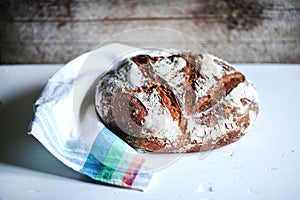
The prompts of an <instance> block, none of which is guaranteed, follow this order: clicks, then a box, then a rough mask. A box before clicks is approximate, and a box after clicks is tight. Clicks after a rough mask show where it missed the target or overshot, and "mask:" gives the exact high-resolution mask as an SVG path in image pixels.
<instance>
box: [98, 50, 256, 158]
mask: <svg viewBox="0 0 300 200" xmlns="http://www.w3.org/2000/svg"><path fill="white" fill-rule="evenodd" d="M179 61H181V62H183V61H184V66H182V67H178V66H179V65H176V62H179ZM168 66H170V67H171V68H172V67H173V68H174V69H171V70H170V71H169V72H168V73H166V74H165V75H166V76H170V74H171V75H172V74H173V73H176V75H174V77H175V78H178V77H179V78H180V77H181V79H178V82H180V83H178V88H177V85H176V86H174V82H175V83H176V81H173V80H171V79H170V80H168V79H167V78H165V77H164V76H163V73H165V72H164V70H165V69H163V68H162V67H168ZM176 67H177V68H178V69H177V68H176ZM175 68H176V69H175ZM132 69H134V70H136V71H135V72H138V73H140V74H139V76H140V79H143V81H141V80H139V78H138V77H137V79H138V80H137V82H138V83H132V80H131V79H130V76H131V73H133V72H131V71H130V70H132ZM158 69H161V72H159V71H158ZM172 70H173V71H172ZM209 70H212V73H210V72H209ZM133 74H134V73H133ZM134 75H137V74H134ZM175 78H174V79H175ZM171 82H172V83H171ZM151 98H152V99H151ZM153 99H154V100H153ZM152 101H153V102H152ZM96 108H97V112H98V114H99V116H100V118H101V119H102V120H103V122H104V123H105V125H106V126H107V127H108V128H110V129H112V130H113V131H114V132H115V133H116V134H119V136H120V137H122V138H123V139H124V140H125V141H127V142H128V143H129V144H130V145H132V146H134V147H138V148H143V149H146V150H149V151H156V152H193V151H201V150H208V149H212V148H217V147H220V146H224V145H226V144H229V143H231V142H234V141H236V140H238V139H239V138H240V137H241V136H243V135H244V134H245V133H246V132H247V130H248V128H249V127H250V126H252V125H253V123H254V121H255V119H256V116H257V114H258V101H257V97H256V91H255V88H254V87H253V85H252V84H251V83H249V82H248V81H247V80H246V77H245V76H244V75H243V74H242V73H240V72H238V71H236V70H235V68H234V67H232V66H230V65H229V64H228V63H226V62H225V61H223V60H221V59H219V58H216V57H214V56H211V55H208V54H207V55H201V54H200V55H199V54H193V53H190V52H188V53H181V54H178V53H175V54H171V55H167V56H166V55H164V56H162V55H159V54H158V55H157V56H150V55H137V56H134V57H131V58H129V59H126V60H125V61H124V62H123V63H122V64H121V65H120V67H118V68H117V69H115V70H112V71H110V72H109V73H107V74H106V75H105V76H104V77H103V78H102V79H101V81H100V82H99V85H98V87H97V91H96ZM156 112H157V113H156ZM166 115H169V118H170V119H168V120H169V121H168V120H166V121H167V123H166V125H165V126H169V125H170V126H174V123H175V124H176V127H177V128H176V127H175V126H174V128H168V127H163V128H162V129H160V128H157V127H159V125H157V124H155V123H152V122H151V120H153V121H156V118H159V117H160V116H166ZM165 118H168V116H167V117H163V118H162V121H164V119H165ZM172 121H173V122H174V123H173V122H172ZM158 123H160V122H158ZM162 123H163V122H162ZM175 129H176V130H175ZM173 130H174V132H176V134H175V133H174V134H173V133H172V132H173ZM170 132H171V133H170Z"/></svg>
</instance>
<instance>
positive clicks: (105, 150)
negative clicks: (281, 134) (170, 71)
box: [28, 44, 152, 190]
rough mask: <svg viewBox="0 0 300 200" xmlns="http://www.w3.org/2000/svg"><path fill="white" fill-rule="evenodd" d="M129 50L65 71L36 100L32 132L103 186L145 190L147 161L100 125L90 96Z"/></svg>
mask: <svg viewBox="0 0 300 200" xmlns="http://www.w3.org/2000/svg"><path fill="white" fill-rule="evenodd" d="M130 50H132V47H129V46H125V45H121V44H110V45H106V46H104V47H101V48H99V49H97V50H94V51H91V52H88V53H86V54H83V55H82V56H79V57H78V58H76V59H74V60H72V61H71V62H69V63H68V64H66V65H65V66H64V67H63V68H61V69H60V70H59V71H58V72H57V73H56V74H54V76H53V77H52V78H50V80H48V82H47V84H46V86H45V88H44V90H43V92H42V94H41V96H40V97H39V98H38V100H37V101H36V103H35V105H34V110H35V116H34V118H33V120H32V122H31V126H30V130H29V132H28V133H29V134H31V135H33V136H34V137H35V138H37V139H38V140H39V141H40V142H41V143H42V144H43V145H44V146H45V147H46V148H47V149H48V150H49V151H50V152H51V153H52V154H53V155H54V156H55V157H56V158H57V159H59V160H60V161H61V162H63V163H64V164H65V165H67V166H69V167H70V168H72V169H74V170H75V171H78V172H80V173H82V174H86V175H88V176H89V177H91V178H93V179H95V180H99V181H102V182H105V183H109V184H114V185H117V186H121V187H126V188H134V189H138V190H144V189H145V188H146V187H147V186H148V184H149V182H150V180H151V177H152V174H151V173H150V172H149V170H148V168H147V167H146V166H145V165H144V162H145V160H144V159H143V158H142V157H141V156H140V155H139V154H138V153H137V152H136V151H135V150H134V149H132V148H131V147H130V146H129V145H128V144H127V143H125V142H124V141H123V140H121V139H120V138H118V137H117V136H116V135H115V134H114V133H112V132H111V131H109V130H108V129H107V128H106V127H105V126H104V125H103V124H102V123H101V122H100V121H99V120H98V118H97V116H96V113H95V110H94V109H93V107H94V104H93V101H92V100H91V99H90V98H88V95H87V94H89V93H91V91H93V89H94V88H93V86H94V84H95V83H96V82H97V79H98V78H99V76H100V75H101V74H102V73H105V72H106V71H107V70H108V69H109V63H111V61H112V60H114V59H116V58H117V57H119V56H120V55H121V54H124V53H126V52H128V51H130ZM90 96H93V94H90Z"/></svg>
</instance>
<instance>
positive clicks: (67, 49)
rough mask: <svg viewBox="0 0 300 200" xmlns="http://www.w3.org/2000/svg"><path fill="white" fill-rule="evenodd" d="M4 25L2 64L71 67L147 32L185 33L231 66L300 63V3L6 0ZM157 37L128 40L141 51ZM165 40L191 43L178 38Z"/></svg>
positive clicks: (0, 11) (0, 14)
mask: <svg viewBox="0 0 300 200" xmlns="http://www.w3.org/2000/svg"><path fill="white" fill-rule="evenodd" d="M0 19H1V21H0V23H1V24H0V25H1V34H0V42H1V44H0V63H2V64H9V63H11V64H15V63H65V62H67V61H69V60H70V59H72V58H74V57H76V56H78V55H80V54H82V53H84V52H86V51H89V50H91V49H93V48H95V47H96V46H97V45H98V44H99V43H101V42H103V41H105V40H106V39H107V38H109V37H110V36H111V35H114V34H117V33H119V32H122V31H126V30H130V29H134V28H143V27H163V28H168V29H173V30H177V31H180V32H182V33H184V34H186V35H188V36H189V37H191V38H193V39H194V40H196V41H197V42H198V43H200V44H201V45H202V46H203V47H204V48H205V49H206V50H207V51H208V52H210V53H212V54H215V55H217V56H219V57H221V58H224V59H226V60H228V61H230V62H262V63H299V61H300V1H299V0H249V1H248V0H210V1H206V0H186V1H182V0H128V1H125V0H100V1H96V0H91V1H88V0H82V1H80V0H44V1H43V0H23V1H21V0H20V1H18V0H2V1H1V3H0ZM153 34H155V33H153V32H151V31H148V32H147V33H145V34H144V35H142V36H141V35H138V34H136V35H134V34H133V35H131V37H128V38H125V40H128V41H130V43H132V44H137V45H138V44H139V43H142V42H147V41H148V42H149V41H151V38H152V36H153ZM123 39H124V38H123ZM162 40H163V41H164V43H166V44H168V45H169V46H172V45H175V46H176V47H179V48H180V46H181V45H182V47H183V48H186V46H184V45H187V44H184V41H181V39H178V38H176V37H173V36H170V37H166V38H162ZM151 42H152V41H151ZM154 42H157V43H160V42H161V41H154Z"/></svg>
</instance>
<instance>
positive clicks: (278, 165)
mask: <svg viewBox="0 0 300 200" xmlns="http://www.w3.org/2000/svg"><path fill="white" fill-rule="evenodd" d="M61 66H62V65H43V66H40V65H11V66H9V65H2V66H0V86H1V87H0V101H1V102H2V103H1V106H0V135H1V140H0V150H1V151H0V152H1V154H0V199H1V200H4V199H134V198H137V199H139V200H143V199H172V200H173V199H197V200H201V199H300V118H299V116H298V114H299V112H300V64H297V65H279V64H237V65H236V66H238V68H239V69H240V70H241V71H242V72H244V73H245V74H246V75H248V77H249V78H250V79H251V80H252V81H253V82H254V83H255V85H256V87H257V90H258V92H259V97H260V115H259V118H258V120H257V122H256V124H255V126H254V127H253V128H252V129H251V130H250V132H249V133H248V134H247V135H246V136H244V137H243V138H242V139H240V140H239V141H237V142H236V143H234V144H231V145H228V146H225V147H223V148H220V149H217V150H213V151H211V152H209V153H190V154H185V155H183V156H182V157H180V158H179V159H178V160H177V161H176V162H175V163H173V164H172V165H170V166H168V167H166V168H163V169H161V170H159V171H157V172H155V173H154V177H153V180H152V181H151V183H150V186H149V188H148V189H147V191H145V192H140V191H136V190H129V189H121V188H118V187H113V186H110V185H106V184H102V183H99V182H95V181H93V180H91V179H89V178H87V177H85V176H83V175H81V174H78V173H77V172H74V171H73V170H71V169H69V168H68V167H66V166H64V165H63V164H62V163H61V162H60V161H58V160H57V159H56V158H54V157H53V156H52V155H51V154H50V153H49V152H48V151H47V150H45V148H44V147H43V146H42V145H41V144H40V143H39V142H38V141H37V140H35V139H34V138H33V137H32V136H29V135H27V134H26V132H27V131H26V130H27V127H28V124H29V122H30V120H31V118H32V116H33V112H32V105H33V103H34V101H35V99H36V98H37V97H38V95H39V93H40V91H41V89H42V88H43V86H44V84H45V83H46V81H47V79H48V78H49V77H50V76H51V75H52V74H54V73H55V72H56V71H57V70H58V69H59V68H60V67H61Z"/></svg>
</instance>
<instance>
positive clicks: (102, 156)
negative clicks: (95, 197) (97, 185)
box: [80, 127, 152, 190]
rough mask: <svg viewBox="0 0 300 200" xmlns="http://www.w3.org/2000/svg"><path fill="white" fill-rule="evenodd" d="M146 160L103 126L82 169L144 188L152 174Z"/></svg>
mask: <svg viewBox="0 0 300 200" xmlns="http://www.w3.org/2000/svg"><path fill="white" fill-rule="evenodd" d="M103 146H106V147H105V148H103ZM144 162H145V160H144V159H143V158H142V157H141V156H140V155H139V154H138V153H136V152H134V151H132V149H131V147H130V146H129V145H128V144H126V143H125V142H124V141H123V140H121V139H120V138H118V137H117V136H116V135H115V134H114V133H112V132H111V131H110V130H108V129H107V128H105V127H104V128H103V129H102V130H101V131H100V133H99V134H98V136H97V138H96V139H95V141H94V143H93V146H92V148H91V151H90V153H89V155H88V158H87V160H86V162H85V164H84V166H83V168H82V169H81V170H80V172H81V173H82V174H86V175H88V176H90V177H91V178H93V179H95V180H99V181H102V182H106V183H110V184H114V185H118V186H121V187H125V188H134V189H138V190H144V189H145V188H146V187H147V186H148V184H149V181H150V179H151V177H152V174H151V173H149V172H147V171H148V170H149V169H147V168H146V167H145V166H143V164H144Z"/></svg>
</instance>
